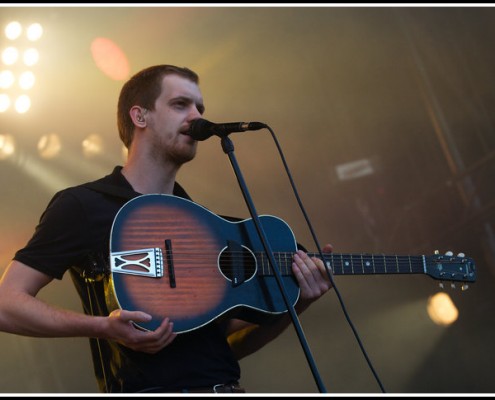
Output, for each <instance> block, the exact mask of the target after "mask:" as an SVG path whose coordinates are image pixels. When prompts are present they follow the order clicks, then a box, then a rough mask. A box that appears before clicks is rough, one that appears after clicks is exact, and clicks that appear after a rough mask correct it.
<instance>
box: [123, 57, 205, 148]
mask: <svg viewBox="0 0 495 400" xmlns="http://www.w3.org/2000/svg"><path fill="white" fill-rule="evenodd" d="M169 74H175V75H180V76H182V77H184V78H187V79H190V80H191V81H192V82H194V83H196V84H198V83H199V77H198V75H197V74H196V73H195V72H193V71H191V70H190V69H189V68H185V67H183V68H181V67H176V66H174V65H167V64H162V65H155V66H152V67H148V68H145V69H143V70H141V71H139V72H138V73H136V74H135V75H134V76H132V77H131V78H130V79H129V80H128V81H127V82H126V83H125V84H124V86H123V87H122V89H121V91H120V96H119V102H118V105H117V127H118V130H119V135H120V139H121V140H122V142H123V143H124V145H125V147H127V148H129V146H130V145H131V143H132V139H133V137H134V123H133V122H132V119H131V117H130V115H129V110H130V109H131V107H133V106H135V105H138V106H140V107H143V108H146V109H147V110H154V109H155V101H156V99H157V98H158V97H159V96H160V94H161V91H162V86H161V84H162V79H163V77H164V76H165V75H169Z"/></svg>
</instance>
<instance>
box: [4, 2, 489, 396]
mask: <svg viewBox="0 0 495 400" xmlns="http://www.w3.org/2000/svg"><path fill="white" fill-rule="evenodd" d="M12 19H16V20H18V21H19V22H22V23H28V22H32V21H34V20H37V21H38V22H40V23H41V24H42V25H43V27H44V36H43V38H42V41H41V42H40V46H39V47H40V50H41V59H40V64H39V66H38V67H37V74H38V75H37V76H38V78H37V82H36V86H35V90H34V91H33V105H32V109H31V111H30V112H29V113H27V114H24V115H19V114H13V113H8V112H6V113H2V114H0V133H1V134H5V133H9V134H11V135H13V136H14V137H15V138H16V143H17V146H18V147H17V149H18V150H17V153H16V155H15V156H14V157H11V158H10V159H7V160H0V182H1V197H0V198H1V203H0V218H1V224H0V238H1V240H0V261H1V262H0V265H2V268H3V267H4V266H6V265H7V264H8V262H9V261H10V259H11V257H12V255H13V253H14V252H15V250H16V249H18V248H19V247H21V246H23V245H24V243H25V242H26V241H27V240H28V239H29V237H30V236H31V234H32V231H33V228H34V226H35V224H36V222H37V220H38V218H39V215H40V213H41V212H42V211H43V210H44V208H45V207H46V204H47V202H48V201H49V199H50V198H51V196H52V195H53V194H54V193H55V191H56V190H59V189H61V188H63V187H65V186H68V185H75V184H78V183H82V182H85V181H88V180H92V179H96V178H98V177H100V176H102V175H104V174H107V173H108V172H110V171H111V169H112V168H113V166H114V165H116V164H122V162H123V156H122V152H121V144H120V142H119V140H118V134H117V130H116V122H115V119H116V118H115V114H116V102H117V97H118V94H119V91H120V88H121V86H122V84H123V82H122V81H116V80H112V79H110V78H108V77H107V76H106V75H105V74H104V73H102V72H101V71H100V70H99V69H98V68H97V66H96V64H95V61H94V60H93V58H92V56H91V52H90V43H91V41H92V40H93V39H94V38H95V37H107V38H110V39H111V40H113V41H114V42H115V43H116V44H118V45H119V46H120V48H121V49H122V50H123V51H124V53H125V54H126V55H127V58H128V60H129V63H130V67H131V73H135V72H137V71H138V70H140V69H142V68H144V67H147V66H150V65H153V64H161V63H169V64H176V65H181V66H188V67H190V68H192V69H193V70H195V71H196V72H198V73H199V75H200V77H201V83H200V85H201V89H202V92H203V95H204V98H205V102H206V107H207V111H206V114H205V118H207V119H209V120H211V121H216V122H230V121H262V122H265V123H267V124H268V125H269V126H270V127H271V128H272V129H273V130H274V131H275V133H276V135H277V138H278V139H279V141H280V144H281V147H282V149H283V151H284V154H285V157H286V159H287V162H288V164H289V167H290V169H291V172H292V174H293V177H294V181H295V184H296V186H297V188H298V190H299V193H300V195H301V198H302V201H303V203H304V205H305V207H306V210H307V212H308V215H309V218H310V220H311V222H312V224H313V227H314V229H315V232H316V234H317V236H318V240H319V241H320V243H321V244H322V245H323V244H324V243H327V242H330V243H332V244H333V246H334V248H335V252H336V253H353V252H356V253H361V252H368V253H386V254H413V255H414V254H421V255H423V254H424V255H431V254H433V252H434V251H435V250H439V251H440V252H441V253H444V252H446V251H448V250H451V251H453V252H454V254H457V253H459V252H463V253H465V254H466V255H468V256H470V257H472V258H473V259H474V261H475V263H476V268H477V274H478V276H477V282H476V283H474V284H471V285H470V288H469V290H467V291H461V290H460V288H459V286H460V285H457V287H456V288H455V289H451V288H450V285H448V286H447V287H446V288H445V289H441V288H439V286H438V281H436V280H434V279H431V278H430V277H428V276H425V275H406V276H394V275H388V276H382V275H380V276H336V277H335V280H336V284H337V286H338V289H339V291H340V293H341V295H342V298H343V301H344V304H345V307H346V310H347V312H348V313H349V316H350V319H351V320H352V322H353V323H354V325H355V327H356V330H357V332H358V333H359V337H360V339H361V340H362V342H363V345H364V348H365V349H366V351H367V354H368V356H369V358H370V360H371V362H372V363H373V366H374V367H375V369H376V372H377V374H378V376H379V377H380V379H381V381H382V383H383V385H384V387H385V389H386V391H387V392H389V393H489V392H494V391H495V382H494V379H493V378H494V373H493V370H494V365H495V361H494V360H495V345H494V341H493V338H494V337H495V318H494V315H495V314H494V311H495V295H494V286H495V280H494V278H495V276H494V274H495V235H494V232H493V230H494V211H495V208H494V201H495V196H494V194H495V193H494V192H495V187H494V182H493V177H494V176H495V175H494V169H495V162H494V160H495V131H494V125H495V117H494V115H495V114H494V111H495V97H494V96H495V78H494V76H495V51H494V45H495V10H494V9H493V8H491V7H456V6H446V7H380V6H377V7H373V6H370V7H352V6H348V7H330V6H328V7H327V6H317V7H301V6H282V7H261V6H260V7H255V6H253V7H242V6H235V7H215V6H191V7H187V6H184V7H158V6H154V7H146V6H139V7H130V6H129V7H124V6H116V7H94V6H87V7H82V6H77V7H74V6H71V7H32V6H26V7H3V8H0V22H1V23H2V26H3V25H5V23H6V22H8V21H10V20H12ZM3 40H4V41H5V39H3ZM4 44H5V43H2V46H3V45H4ZM47 133H57V134H59V135H60V136H61V138H62V140H63V146H64V147H63V152H62V156H61V157H59V158H58V159H55V160H43V159H41V158H40V157H38V156H37V151H36V144H37V141H38V140H39V138H40V137H41V136H42V135H45V134H47ZM91 133H96V134H99V135H102V137H103V138H104V140H105V152H104V154H103V155H102V156H101V157H93V158H91V159H88V158H84V157H83V156H82V154H81V151H80V149H81V141H82V140H83V139H84V138H85V137H86V136H87V135H89V134H91ZM231 138H232V139H233V141H234V144H235V146H236V155H237V158H238V161H239V164H240V167H241V169H242V171H243V173H244V177H245V179H246V181H247V183H248V185H249V187H250V190H251V194H252V196H253V200H254V202H255V204H256V207H257V210H258V212H259V213H260V214H272V215H276V216H279V217H281V218H283V219H284V220H285V221H286V222H287V223H288V224H289V225H290V226H291V227H292V229H293V231H294V233H295V235H296V237H297V239H298V241H300V242H302V243H304V244H305V245H306V247H308V248H309V249H310V250H314V249H316V248H315V246H314V245H313V242H312V239H311V236H310V234H309V231H308V228H307V226H306V225H305V222H304V220H303V218H302V216H301V213H300V211H299V209H298V207H297V203H296V201H295V200H294V196H293V194H292V192H291V188H290V185H289V183H288V180H287V177H286V175H285V173H284V171H283V168H282V163H281V161H280V158H279V155H278V153H277V151H276V148H275V145H274V143H273V141H272V139H271V137H270V135H269V134H268V132H267V131H265V130H263V131H257V132H249V133H243V134H233V135H232V136H231ZM217 139H218V138H216V137H215V138H212V139H210V140H208V141H205V142H202V143H201V144H200V147H199V154H198V156H197V160H196V161H195V162H193V163H191V164H190V165H187V166H185V167H184V168H183V170H182V171H181V173H180V176H179V180H180V182H181V183H182V184H183V185H184V186H185V187H186V188H187V189H188V191H189V193H190V194H191V195H192V197H193V198H194V199H195V200H196V201H198V202H199V203H201V204H203V205H205V206H206V207H208V208H209V209H211V210H212V211H215V212H218V213H220V214H230V215H238V216H241V217H243V218H248V217H249V213H248V212H247V209H246V206H245V204H244V201H243V199H242V195H241V192H240V190H239V188H238V185H237V181H236V179H235V176H234V174H233V171H232V169H231V166H230V163H229V160H228V158H227V156H226V155H225V154H224V153H223V151H222V149H221V147H220V142H219V140H217ZM363 159H367V160H369V162H370V163H371V166H372V168H373V173H371V174H369V175H365V176H361V177H356V178H354V179H349V180H339V179H338V177H337V174H336V167H337V166H338V165H341V164H345V163H349V162H353V161H357V160H363ZM442 290H444V291H446V292H447V293H448V294H449V295H450V296H451V298H452V300H453V302H454V304H455V306H456V307H457V308H458V310H459V318H458V320H457V321H456V322H455V323H454V324H453V325H451V326H448V327H443V326H438V325H435V324H434V323H433V322H432V321H431V320H430V318H429V317H428V315H427V313H426V305H427V301H428V299H429V297H430V296H432V295H434V294H435V293H437V292H439V291H442ZM40 297H42V298H43V299H45V300H46V301H48V302H50V303H54V304H58V305H60V306H65V307H70V308H73V309H75V310H80V304H79V300H78V299H77V297H76V295H75V292H74V290H73V288H72V283H71V281H70V279H69V276H66V277H65V278H64V279H63V280H62V281H61V282H55V283H54V284H53V285H51V286H50V287H48V288H46V289H45V290H44V291H42V293H41V294H40ZM301 324H302V327H303V331H304V333H305V337H306V339H307V341H308V344H309V348H310V349H311V351H312V355H313V357H314V359H315V364H316V366H317V368H318V371H319V374H320V375H321V378H322V381H323V383H324V385H325V387H326V389H327V391H328V392H329V393H379V392H380V387H379V385H378V384H377V382H376V380H375V379H374V376H373V374H372V372H371V371H370V368H369V367H368V365H367V363H366V361H365V357H364V356H363V354H362V353H361V351H360V349H359V346H358V343H357V341H356V338H355V337H354V335H353V333H352V330H351V328H350V326H349V324H348V322H347V320H346V318H345V317H344V314H343V312H342V309H341V304H340V303H339V301H338V298H337V296H336V295H335V291H333V292H330V293H329V294H328V295H327V296H325V298H323V299H321V300H320V301H318V302H317V303H316V304H314V306H313V307H312V308H311V309H310V310H308V311H307V312H306V313H305V314H303V315H302V316H301ZM0 338H1V341H0V354H1V358H0V390H1V391H2V392H11V393H23V392H28V393H36V392H40V393H47V392H53V393H61V392H66V393H78V392H83V393H88V392H95V391H96V390H97V388H96V384H95V381H94V378H93V373H92V365H91V362H90V356H89V347H88V343H87V340H86V339H85V338H68V339H33V338H26V337H19V336H15V335H9V334H5V333H1V334H0ZM241 364H242V367H243V377H242V383H243V385H244V386H245V387H246V388H247V390H248V391H249V392H251V393H261V392H264V393H290V392H294V393H303V392H306V393H316V392H318V388H317V385H316V383H315V380H314V377H313V375H312V374H311V372H310V369H309V366H308V364H307V360H306V358H305V356H304V353H303V351H302V348H301V346H300V343H299V341H298V339H297V336H296V334H295V331H294V329H292V327H291V328H289V329H288V330H287V331H286V332H285V333H284V334H283V335H282V336H281V337H280V338H279V340H277V341H275V342H273V343H271V344H269V345H268V346H266V348H265V349H263V350H262V351H259V352H258V353H256V354H255V355H252V356H250V357H249V358H247V359H245V360H243V361H242V362H241Z"/></svg>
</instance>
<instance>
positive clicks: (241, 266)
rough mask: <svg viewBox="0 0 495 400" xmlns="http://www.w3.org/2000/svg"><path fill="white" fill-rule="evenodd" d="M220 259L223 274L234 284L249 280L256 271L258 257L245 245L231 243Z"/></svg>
mask: <svg viewBox="0 0 495 400" xmlns="http://www.w3.org/2000/svg"><path fill="white" fill-rule="evenodd" d="M218 261H219V265H220V269H221V272H222V274H223V275H224V276H225V278H226V279H228V280H229V281H231V282H232V285H233V286H238V285H240V284H242V283H243V282H245V281H248V280H249V279H251V278H252V277H253V276H254V274H255V273H256V257H255V255H254V254H253V253H252V252H251V250H249V249H248V248H246V247H244V246H240V245H236V244H234V245H232V243H230V244H229V246H227V247H225V248H224V249H223V251H222V253H221V254H220V257H219V260H218Z"/></svg>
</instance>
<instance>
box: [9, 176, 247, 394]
mask: <svg viewBox="0 0 495 400" xmlns="http://www.w3.org/2000/svg"><path fill="white" fill-rule="evenodd" d="M95 183H96V185H94V184H95ZM91 184H93V185H94V186H91ZM91 184H89V185H88V184H83V185H79V186H75V187H71V188H68V189H65V190H62V191H60V192H58V193H57V194H56V195H55V196H54V197H53V199H52V200H51V201H50V203H49V205H48V207H47V208H46V210H45V212H44V213H43V215H42V216H41V219H40V222H39V224H38V226H37V227H36V230H35V232H34V235H33V236H32V238H31V239H30V241H29V242H28V244H27V245H26V246H25V247H24V248H23V249H20V250H19V251H18V252H17V253H16V254H15V256H14V259H15V260H18V261H20V262H22V263H24V264H26V265H29V266H30V267H32V268H35V269H37V270H39V271H41V272H43V273H45V274H47V275H49V276H51V277H53V278H56V279H62V277H63V276H64V273H65V272H66V271H67V270H68V271H69V272H70V274H71V277H72V280H73V282H74V285H75V287H76V289H77V292H78V294H79V296H80V298H81V303H82V306H83V309H84V312H85V313H86V314H89V315H104V316H105V315H108V313H109V310H108V303H107V299H106V298H105V289H108V287H107V284H108V274H106V275H105V273H104V271H105V269H106V264H107V263H108V262H107V260H108V256H109V240H110V231H111V227H112V223H113V220H114V218H115V215H116V214H117V212H118V211H119V209H120V208H121V207H122V206H123V205H124V204H125V203H126V201H128V200H130V199H131V198H132V197H135V196H138V195H140V194H139V193H136V192H134V190H133V189H132V186H131V185H130V184H129V183H128V182H127V180H126V179H125V177H124V176H123V175H122V174H121V167H115V169H114V170H113V172H112V173H111V174H110V175H107V176H105V177H104V178H101V179H99V180H97V181H95V182H92V183H91ZM97 185H100V186H101V187H105V188H110V189H112V193H110V194H109V193H104V192H101V191H100V190H98V187H97ZM95 188H96V190H95ZM174 194H175V195H177V196H181V197H185V198H189V197H188V195H187V193H186V192H185V191H184V190H183V189H182V188H181V187H180V186H179V185H178V184H176V186H175V188H174ZM90 346H91V351H92V357H93V364H94V370H95V375H96V378H97V380H98V384H99V387H100V390H101V391H102V392H113V393H118V392H138V391H143V390H149V389H152V388H162V389H163V390H165V391H177V390H180V389H182V388H186V387H193V386H213V385H215V384H218V383H228V382H233V381H237V380H238V379H239V378H240V368H239V364H238V362H237V360H236V359H235V357H234V355H233V353H232V351H231V349H230V347H229V345H228V343H227V340H226V337H225V332H224V326H223V325H222V324H221V323H217V322H213V323H210V324H208V325H206V326H205V327H202V328H200V329H196V330H193V331H191V332H188V333H183V334H180V335H178V336H177V337H176V339H175V340H174V341H173V342H172V344H170V345H169V346H167V347H166V348H164V349H163V350H162V351H160V352H159V353H157V354H154V355H149V354H146V353H142V352H135V351H132V350H130V349H129V348H127V347H124V346H121V345H119V344H117V343H115V342H113V341H107V340H102V339H99V340H96V339H90Z"/></svg>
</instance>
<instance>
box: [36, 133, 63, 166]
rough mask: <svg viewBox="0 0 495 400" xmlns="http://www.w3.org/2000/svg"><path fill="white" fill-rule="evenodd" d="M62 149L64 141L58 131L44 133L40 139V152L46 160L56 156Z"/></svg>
mask: <svg viewBox="0 0 495 400" xmlns="http://www.w3.org/2000/svg"><path fill="white" fill-rule="evenodd" d="M60 150H62V142H61V141H60V137H59V136H58V135H57V134H56V133H49V134H46V135H43V136H42V137H41V138H40V140H39V141H38V154H39V155H40V157H41V158H44V159H45V160H48V159H52V158H55V157H56V156H58V155H59V154H60Z"/></svg>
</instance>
